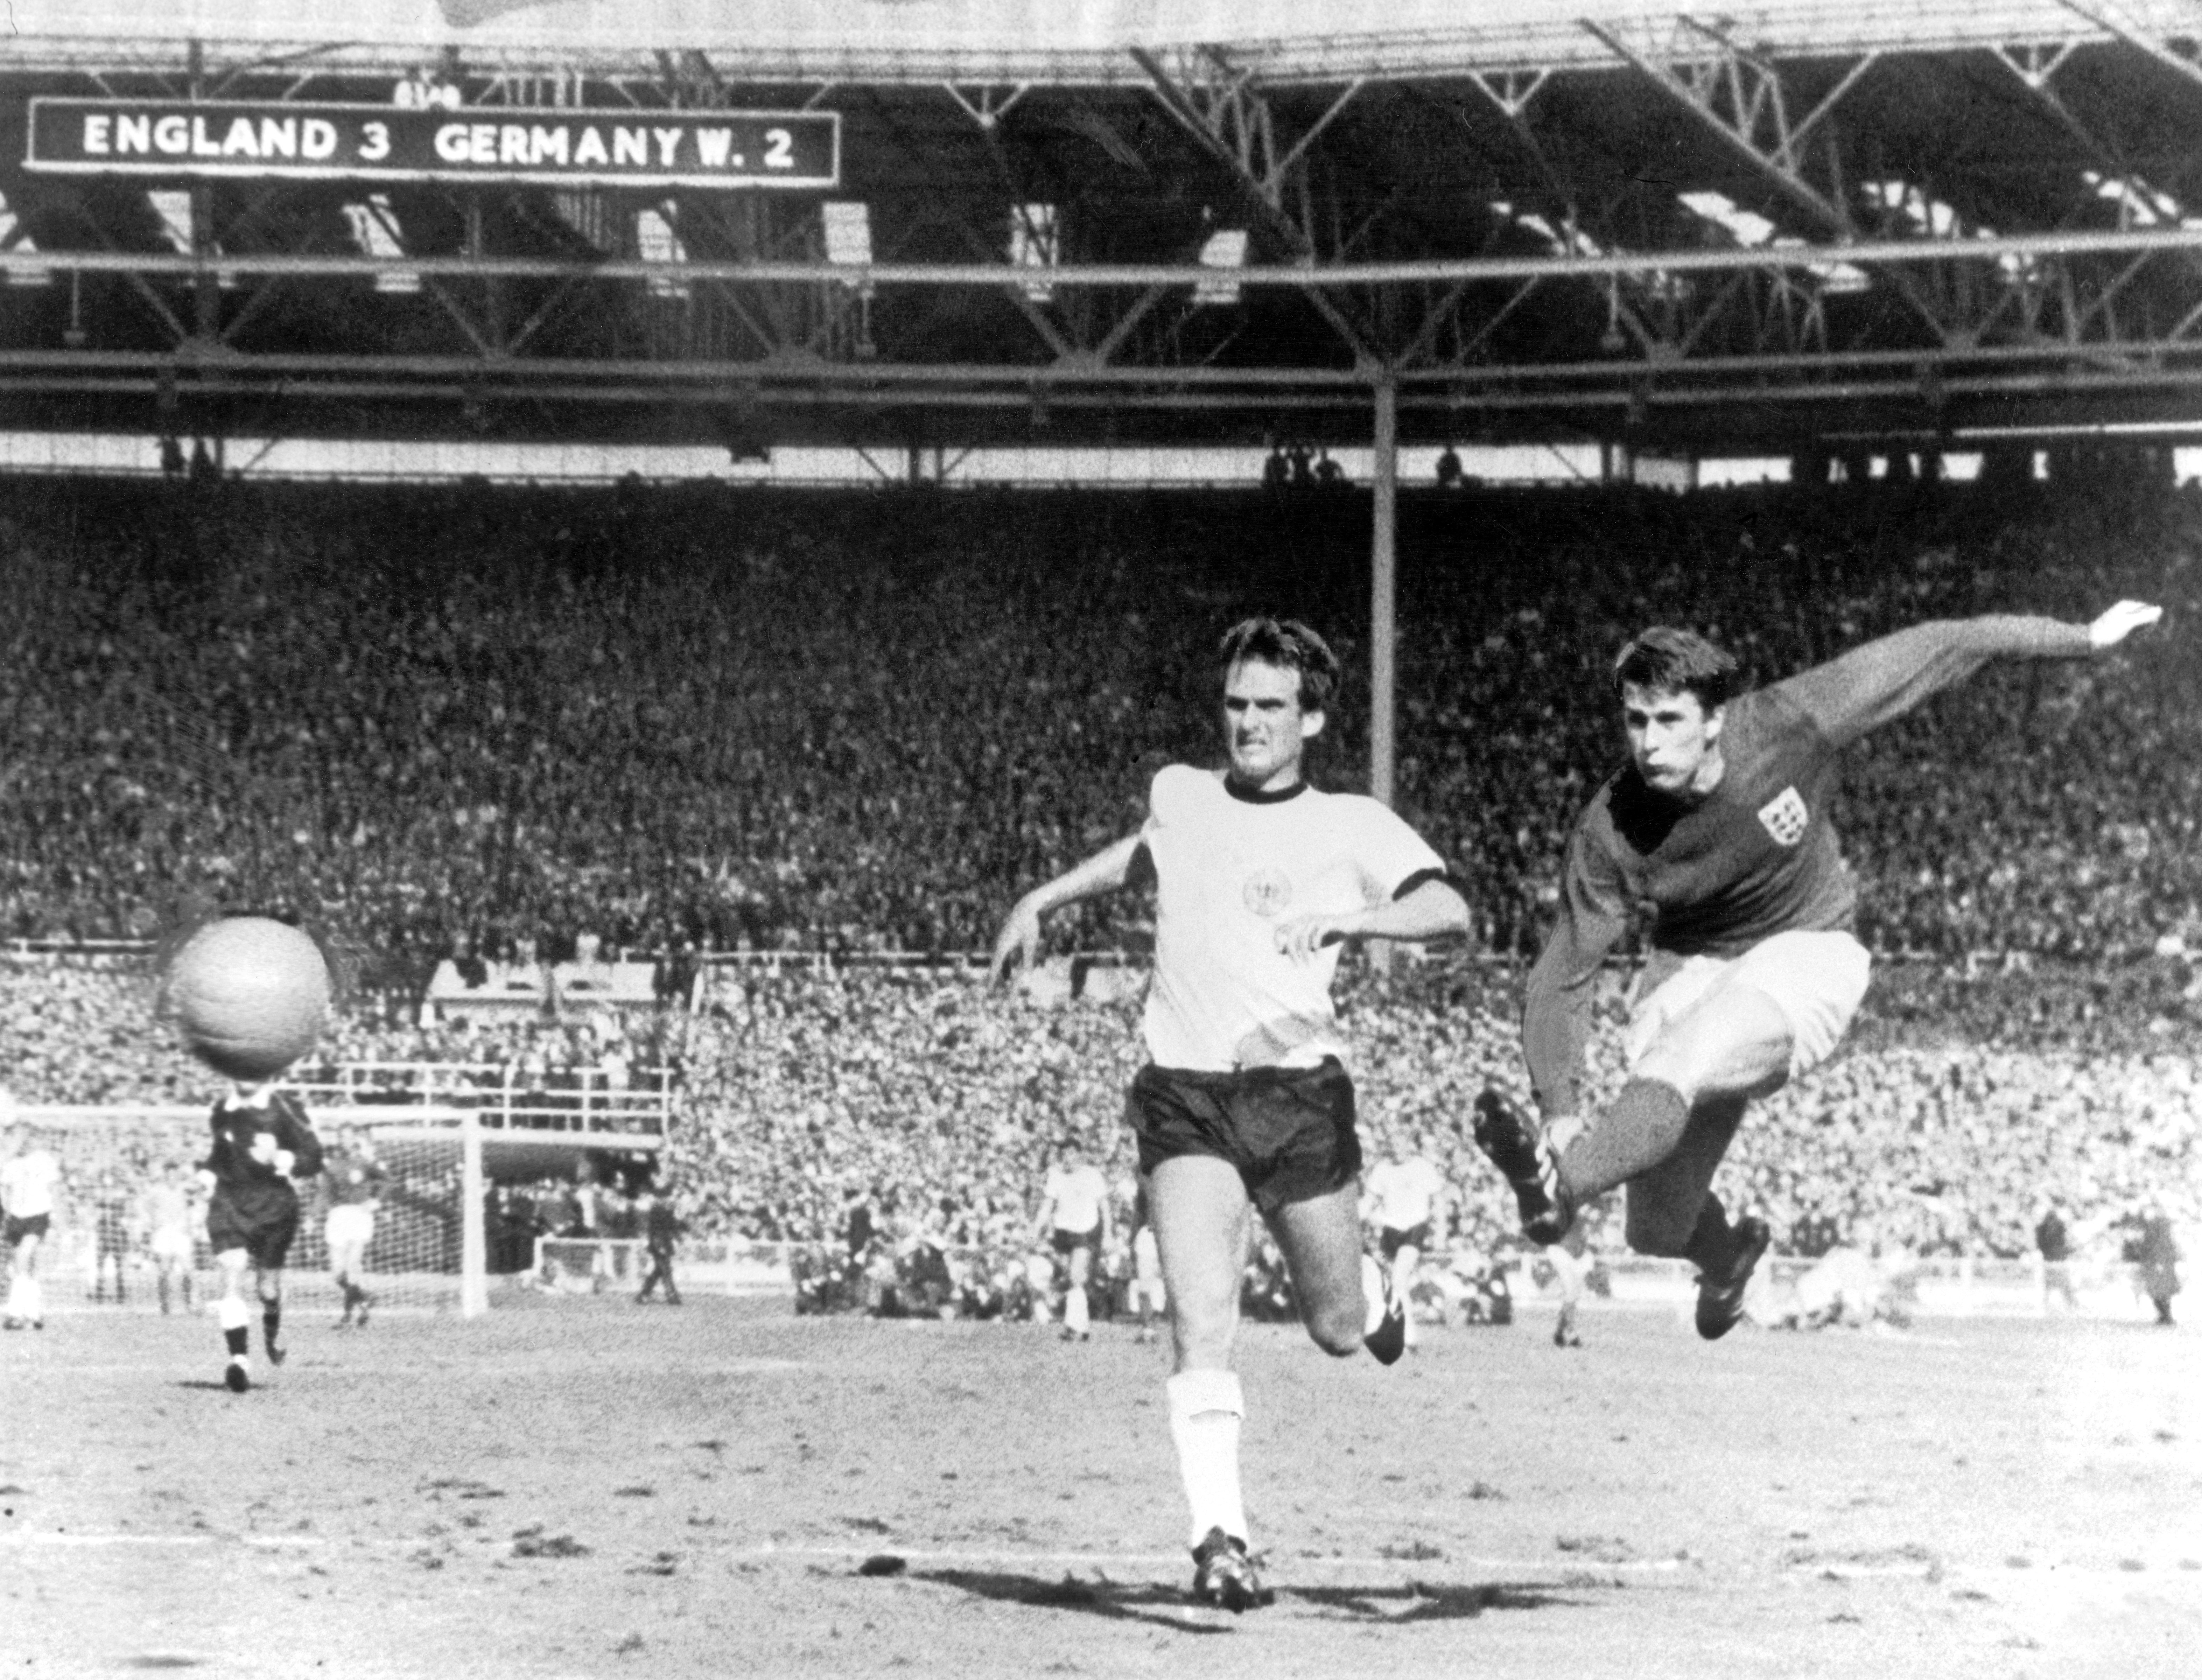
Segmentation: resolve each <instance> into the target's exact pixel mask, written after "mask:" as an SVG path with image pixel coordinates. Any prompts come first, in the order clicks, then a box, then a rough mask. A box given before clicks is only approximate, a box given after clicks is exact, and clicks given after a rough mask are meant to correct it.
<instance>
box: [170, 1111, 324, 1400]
mask: <svg viewBox="0 0 2202 1680" xmlns="http://www.w3.org/2000/svg"><path fill="white" fill-rule="evenodd" d="M209 1125H210V1126H211V1128H212V1130H213V1133H214V1147H213V1148H212V1149H211V1150H209V1152H208V1153H207V1158H206V1159H205V1160H204V1161H203V1163H201V1164H200V1167H199V1176H200V1179H201V1181H202V1182H203V1183H204V1184H205V1185H206V1187H207V1192H208V1201H207V1243H208V1246H209V1247H211V1248H212V1249H213V1250H214V1258H215V1264H217V1265H219V1266H220V1267H221V1302H220V1304H219V1305H218V1306H217V1307H216V1308H215V1314H216V1317H217V1319H218V1321H219V1322H220V1323H221V1334H222V1340H223V1341H225V1342H226V1343H227V1345H228V1348H229V1365H228V1369H227V1370H226V1371H224V1372H223V1373H222V1380H223V1381H224V1382H227V1384H228V1385H229V1388H230V1391H231V1392H232V1393H233V1394H243V1393H244V1391H245V1390H246V1389H247V1388H250V1387H251V1386H252V1363H251V1360H250V1359H249V1358H248V1357H247V1355H246V1353H245V1347H246V1336H247V1330H246V1326H247V1325H248V1324H250V1323H251V1314H250V1312H248V1311H247V1310H246V1307H245V1305H244V1273H245V1269H246V1267H247V1266H250V1268H251V1270H252V1274H253V1293H254V1294H256V1296H257V1297H258V1299H259V1301H260V1328H261V1337H262V1346H263V1347H265V1348H266V1349H267V1352H268V1364H270V1365H281V1364H282V1363H283V1346H282V1343H281V1341H280V1340H279V1339H278V1338H279V1337H280V1335H281V1334H282V1328H283V1262H284V1260H285V1259H287V1258H288V1257H289V1255H290V1253H291V1239H292V1238H293V1237H295V1236H296V1235H297V1232H298V1192H297V1188H296V1181H297V1180H298V1179H301V1178H310V1177H312V1176H314V1175H315V1173H317V1172H319V1171H320V1170H321V1140H320V1139H319V1138H317V1137H315V1135H314V1129H313V1127H312V1126H311V1125H310V1124H309V1123H308V1121H307V1118H306V1109H305V1105H304V1104H303V1103H301V1102H300V1101H299V1100H298V1099H297V1096H296V1095H294V1094H293V1093H291V1092H289V1091H280V1090H278V1089H276V1088H275V1087H274V1084H272V1083H270V1084H265V1085H238V1086H236V1087H235V1088H233V1089H232V1090H231V1091H230V1092H229V1093H228V1094H227V1096H225V1097H223V1098H222V1099H221V1101H220V1102H218V1103H216V1104H215V1105H214V1112H213V1114H212V1115H211V1116H210V1117H209Z"/></svg>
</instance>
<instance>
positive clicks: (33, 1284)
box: [23, 1277, 46, 1323]
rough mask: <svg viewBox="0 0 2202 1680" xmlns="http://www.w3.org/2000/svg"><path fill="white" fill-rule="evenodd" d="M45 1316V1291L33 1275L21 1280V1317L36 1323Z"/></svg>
mask: <svg viewBox="0 0 2202 1680" xmlns="http://www.w3.org/2000/svg"><path fill="white" fill-rule="evenodd" d="M45 1316H46V1292H45V1289H44V1286H42V1285H41V1284H40V1283H39V1282H38V1279H37V1278H35V1277H26V1278H25V1279H24V1280H23V1317H26V1318H28V1319H29V1320H31V1322H32V1323H37V1322H38V1320H39V1319H41V1318H43V1317H45Z"/></svg>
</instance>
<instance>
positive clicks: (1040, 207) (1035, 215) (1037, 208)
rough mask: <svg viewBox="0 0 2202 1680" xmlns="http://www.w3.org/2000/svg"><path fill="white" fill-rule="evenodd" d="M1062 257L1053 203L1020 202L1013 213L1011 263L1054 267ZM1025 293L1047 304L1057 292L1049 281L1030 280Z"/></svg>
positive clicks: (1024, 267)
mask: <svg viewBox="0 0 2202 1680" xmlns="http://www.w3.org/2000/svg"><path fill="white" fill-rule="evenodd" d="M1061 260H1062V245H1061V242H1060V240H1059V239H1058V237H1057V221H1056V207H1055V206H1054V205H1053V204H1019V205H1018V206H1017V207H1016V209H1013V210H1011V211H1010V263H1011V264H1012V265H1013V266H1014V267H1016V268H1021V269H1034V268H1037V269H1040V270H1043V271H1045V270H1046V269H1051V268H1054V267H1055V266H1056V265H1057V262H1060V261H1061ZM1024 291H1025V296H1026V297H1027V298H1030V299H1031V300H1032V301H1033V303H1035V304H1045V302H1047V300H1048V299H1049V298H1052V297H1053V296H1054V295H1055V286H1054V283H1053V282H1052V281H1051V280H1027V281H1026V282H1025V284H1024Z"/></svg>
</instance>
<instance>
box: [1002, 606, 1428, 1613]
mask: <svg viewBox="0 0 2202 1680" xmlns="http://www.w3.org/2000/svg"><path fill="white" fill-rule="evenodd" d="M1221 663H1222V672H1223V685H1222V687H1223V695H1222V699H1223V724H1224V734H1225V740H1226V743H1227V746H1228V751H1229V757H1230V763H1229V767H1228V769H1224V770H1222V771H1210V770H1199V769H1192V767H1190V766H1188V765H1184V764H1173V765H1170V766H1168V767H1167V768H1165V769H1163V770H1162V771H1161V772H1160V773H1159V774H1157V775H1156V777H1155V779H1154V782H1153V785H1152V787H1151V790H1150V792H1149V794H1148V801H1147V820H1146V823H1145V827H1144V828H1141V829H1140V830H1139V832H1138V833H1137V834H1131V835H1128V836H1127V837H1126V838H1125V839H1123V840H1119V841H1117V842H1116V844H1115V845H1113V846H1110V847H1108V848H1107V849H1106V850H1104V851H1102V852H1098V853H1096V854H1095V855H1094V856H1093V857H1092V858H1088V859H1086V862H1084V863H1082V864H1079V865H1078V866H1077V867H1076V868H1075V869H1070V870H1069V871H1067V872H1066V873H1064V874H1063V875H1058V876H1057V877H1056V878H1055V879H1054V880H1053V881H1049V882H1047V883H1046V884H1045V886H1043V887H1037V888H1035V889H1034V890H1033V891H1032V892H1031V893H1027V894H1026V895H1025V897H1024V898H1023V899H1021V900H1020V901H1019V902H1018V904H1017V906H1016V909H1015V911H1012V912H1011V914H1010V919H1009V921H1008V923H1006V924H1005V925H1004V928H1002V931H1001V934H1000V936H999V937H998V939H996V940H995V941H994V953H993V963H994V970H995V972H996V973H997V974H998V975H999V976H1006V975H1007V974H1008V973H1009V972H1010V970H1011V969H1012V968H1013V967H1015V965H1016V964H1017V963H1018V962H1019V961H1020V960H1023V961H1029V960H1030V958H1031V957H1032V955H1033V952H1034V951H1035V950H1036V949H1037V947H1038V946H1039V934H1040V918H1041V917H1044V916H1045V915H1047V914H1048V913H1049V912H1050V911H1054V910H1057V909H1059V908H1060V907H1062V906H1063V905H1069V904H1073V903H1075V902H1077V901H1078V900H1080V899H1086V898H1090V897H1092V896H1093V895H1095V894H1097V893H1107V892H1110V891H1113V890H1115V889H1116V888H1119V887H1123V886H1125V885H1127V883H1128V882H1130V881H1133V878H1134V877H1135V875H1136V876H1139V877H1141V878H1145V877H1148V876H1151V878H1152V879H1153V881H1154V883H1155V887H1156V916H1155V957H1154V976H1153V980H1152V982H1151V985H1150V987H1149V989H1148V993H1147V1001H1146V1009H1145V1023H1144V1027H1145V1040H1146V1047H1147V1052H1148V1056H1149V1058H1150V1060H1149V1064H1148V1065H1147V1066H1145V1067H1144V1068H1142V1069H1141V1070H1140V1071H1139V1075H1138V1076H1137V1077H1136V1078H1134V1079H1133V1082H1132V1088H1131V1093H1130V1096H1129V1099H1128V1102H1127V1118H1128V1119H1129V1121H1130V1123H1131V1125H1132V1128H1133V1131H1134V1132H1135V1133H1136V1135H1138V1138H1139V1167H1140V1170H1141V1171H1142V1173H1143V1174H1144V1175H1145V1177H1146V1181H1147V1194H1148V1199H1149V1205H1150V1211H1151V1217H1152V1218H1153V1221H1154V1227H1155V1235H1156V1238H1157V1245H1158V1247H1159V1248H1160V1250H1161V1254H1162V1268H1163V1284H1164V1287H1165V1288H1166V1289H1167V1291H1168V1294H1169V1307H1168V1312H1169V1326H1170V1333H1171V1337H1172V1339H1173V1341H1174V1342H1175V1348H1176V1359H1175V1375H1173V1376H1171V1377H1170V1379H1169V1418H1170V1432H1171V1435H1172V1436H1173V1438H1174V1439H1175V1443H1176V1447H1177V1455H1178V1466H1179V1469H1180V1472H1181V1474H1182V1477H1183V1480H1184V1484H1185V1491H1186V1500H1187V1501H1188V1502H1189V1503H1190V1505H1191V1506H1192V1546H1193V1564H1194V1575H1193V1591H1194V1593H1195V1595H1197V1596H1198V1597H1199V1598H1201V1599H1202V1600H1205V1601H1207V1602H1210V1603H1216V1604H1221V1605H1222V1606H1225V1607H1226V1608H1228V1609H1230V1610H1233V1611H1239V1610H1245V1609H1248V1608H1251V1607H1252V1606H1257V1605H1262V1604H1267V1603H1268V1602H1269V1601H1270V1597H1271V1595H1270V1594H1269V1592H1268V1590H1267V1589H1265V1588H1264V1587H1263V1584H1262V1580H1261V1577H1260V1575H1259V1573H1258V1571H1257V1569H1256V1567H1255V1564H1254V1560H1253V1559H1252V1557H1251V1555H1250V1554H1249V1551H1248V1545H1247V1528H1246V1515H1245V1508H1244V1505H1243V1501H1242V1499H1241V1494H1240V1489H1239V1423H1240V1418H1241V1417H1242V1415H1243V1412H1244V1405H1243V1400H1242V1396H1241V1392H1240V1387H1239V1378H1238V1376H1236V1374H1235V1373H1233V1371H1232V1369H1231V1350H1232V1341H1233V1336H1234V1334H1235V1332H1236V1330H1237V1329H1238V1322H1239V1282H1240V1278H1241V1276H1242V1275H1243V1273H1244V1272H1245V1263H1246V1245H1247V1238H1248V1235H1249V1234H1250V1232H1251V1217H1250V1216H1251V1212H1252V1211H1255V1210H1258V1211H1260V1212H1261V1214H1262V1217H1263V1218H1264V1219H1265V1220H1266V1221H1267V1222H1268V1223H1269V1229H1270V1231H1271V1232H1272V1233H1273V1234H1274V1235H1275V1238H1276V1242H1277V1247H1278V1248H1279V1250H1280V1251H1281V1253H1283V1255H1284V1257H1285V1259H1286V1264H1287V1265H1288V1266H1289V1268H1290V1270H1291V1273H1292V1284H1293V1288H1294V1290H1295V1292H1296V1294H1297V1296H1298V1302H1299V1307H1300V1317H1301V1322H1302V1323H1304V1324H1305V1325H1306V1327H1307V1329H1308V1333H1309V1335H1311V1336H1312V1337H1313V1338H1314V1339H1315V1341H1316V1345H1317V1346H1319V1347H1322V1349H1323V1350H1324V1351H1325V1352H1327V1353H1334V1354H1338V1355H1341V1356H1342V1355H1345V1354H1349V1353H1353V1352H1354V1351H1355V1350H1356V1348H1357V1347H1360V1346H1362V1345H1363V1341H1364V1340H1365V1341H1367V1344H1368V1346H1369V1349H1370V1351H1371V1352H1372V1353H1375V1354H1376V1356H1377V1357H1378V1358H1379V1359H1383V1360H1385V1362H1386V1363H1387V1364H1388V1363H1389V1362H1390V1361H1392V1360H1393V1359H1398V1356H1399V1353H1400V1352H1401V1351H1402V1348H1403V1346H1404V1340H1403V1339H1404V1326H1403V1323H1402V1320H1401V1317H1400V1315H1399V1313H1398V1311H1397V1308H1396V1306H1395V1304H1393V1303H1392V1302H1388V1301H1387V1300H1386V1299H1385V1290H1384V1288H1383V1286H1382V1280H1381V1275H1377V1276H1375V1282H1374V1287H1373V1288H1371V1287H1370V1284H1369V1282H1367V1281H1365V1277H1366V1275H1367V1274H1374V1273H1375V1263H1374V1262H1373V1261H1370V1262H1369V1263H1368V1264H1367V1266H1366V1269H1365V1272H1364V1266H1363V1255H1362V1245H1361V1220H1360V1211H1359V1194H1358V1183H1357V1181H1358V1179H1359V1176H1360V1171H1361V1143H1360V1139H1359V1137H1358V1135H1357V1133H1356V1130H1355V1127H1354V1109H1353V1082H1352V1079H1351V1076H1349V1075H1348V1074H1347V1073H1346V1070H1345V1066H1344V1064H1343V1063H1342V1061H1341V1060H1340V1054H1341V1050H1342V1045H1341V1042H1340V1039H1339V1032H1338V1028H1337V1023H1336V1017H1335V1015H1334V1011H1333V1009H1332V1006H1331V1000H1330V985H1331V978H1332V976H1333V975H1334V972H1335V971H1336V969H1337V966H1338V958H1339V949H1338V947H1339V945H1340V943H1341V942H1342V941H1344V940H1363V939H1393V940H1429V939H1435V938H1439V937H1440V936H1443V935H1447V934H1459V933H1463V932H1465V931H1466V930H1467V928H1468V921H1469V917H1468V906H1467V905H1465V904H1464V903H1463V901H1462V899H1461V896H1460V894H1459V893H1457V892H1456V891H1454V889H1453V888H1452V887H1451V884H1450V883H1449V882H1448V881H1446V880H1445V866H1444V864H1442V863H1441V862H1440V860H1439V858H1438V855H1437V853H1435V852H1433V851H1432V850H1431V849H1430V848H1429V846H1428V845H1426V844H1425V843H1424V842H1423V841H1422V839H1421V837H1420V836H1418V835H1417V834H1416V833H1415V831H1414V830H1413V829H1411V828H1409V827H1408V826H1407V825H1406V824H1405V823H1404V822H1401V821H1400V820H1399V818H1398V817H1397V816H1393V815H1392V812H1391V811H1387V810H1386V809H1385V807H1384V806H1383V805H1380V804H1379V803H1377V801H1375V799H1368V798H1365V797H1363V796H1360V795H1357V794H1339V793H1319V792H1317V791H1316V789H1315V788H1313V787H1310V786H1309V785H1308V783H1307V782H1306V781H1305V780H1304V779H1303V776H1302V773H1301V772H1302V760H1303V757H1304V754H1305V753H1306V752H1307V748H1308V744H1309V742H1310V741H1312V740H1314V739H1315V738H1316V735H1318V734H1321V733H1322V727H1323V721H1324V709H1325V707H1326V705H1327V704H1328V702H1329V699H1330V697H1331V695H1332V693H1334V691H1335V689H1336V687H1337V684H1338V660H1337V658H1336V657H1335V656H1334V654H1333V653H1332V652H1331V651H1330V649H1329V648H1328V646H1326V645H1324V643H1323V641H1322V638H1321V637H1319V636H1317V635H1316V634H1315V632H1314V631H1312V630H1310V629H1309V628H1307V627H1306V626H1304V625H1303V624H1298V623H1294V622H1278V621H1276V620H1275V619H1263V618H1257V619H1249V620H1247V621H1246V622H1244V623H1242V624H1239V625H1238V626H1236V627H1235V628H1233V629H1232V630H1231V631H1230V632H1229V633H1228V634H1227V635H1226V636H1225V637H1224V639H1223V645H1222V660H1221Z"/></svg>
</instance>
